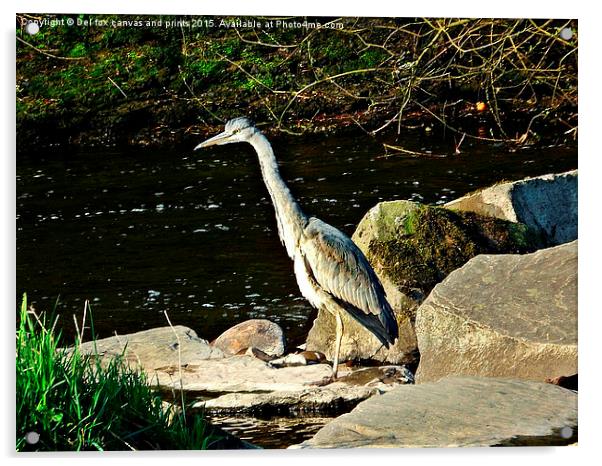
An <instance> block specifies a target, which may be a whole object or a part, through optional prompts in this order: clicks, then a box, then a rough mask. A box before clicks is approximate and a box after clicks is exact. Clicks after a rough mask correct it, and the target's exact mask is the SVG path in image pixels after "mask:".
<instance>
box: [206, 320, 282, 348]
mask: <svg viewBox="0 0 602 466" xmlns="http://www.w3.org/2000/svg"><path fill="white" fill-rule="evenodd" d="M212 345H213V346H215V347H216V348H219V349H220V350H222V351H223V352H224V354H226V355H229V356H232V355H235V354H239V353H240V352H241V351H242V352H244V351H246V350H247V348H255V349H257V350H259V351H261V352H263V353H265V354H267V355H269V356H273V357H279V356H282V355H283V354H284V345H285V340H284V332H283V331H282V328H280V326H279V325H278V324H276V323H274V322H271V321H269V320H267V319H251V320H247V321H244V322H241V323H240V324H237V325H235V326H234V327H232V328H230V329H228V330H226V331H225V332H224V333H222V334H221V335H220V336H219V337H217V338H216V339H215V341H213V342H212Z"/></svg>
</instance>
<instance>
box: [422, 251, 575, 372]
mask: <svg viewBox="0 0 602 466" xmlns="http://www.w3.org/2000/svg"><path fill="white" fill-rule="evenodd" d="M416 335H417V337H418V347H419V349H420V365H419V367H418V372H417V382H419V383H422V382H427V381H433V380H438V379H439V378H441V377H445V376H447V375H450V374H465V375H483V376H493V377H515V378H523V379H531V380H538V381H544V380H545V379H546V378H553V377H557V376H561V375H571V374H574V373H576V372H577V241H574V242H572V243H567V244H564V245H561V246H555V247H552V248H549V249H542V250H540V251H537V252H535V253H533V254H525V255H497V256H496V255H480V256H477V257H475V258H474V259H472V260H471V261H470V262H468V263H467V264H466V265H465V266H464V267H462V268H460V269H458V270H456V271H454V272H452V273H451V274H450V275H449V276H448V277H447V278H446V279H445V280H444V281H443V282H441V283H440V284H439V285H437V286H436V287H435V288H434V289H433V291H432V292H431V294H430V295H429V297H428V298H427V299H426V300H425V301H424V303H422V305H421V306H420V308H419V309H418V313H417V316H416Z"/></svg>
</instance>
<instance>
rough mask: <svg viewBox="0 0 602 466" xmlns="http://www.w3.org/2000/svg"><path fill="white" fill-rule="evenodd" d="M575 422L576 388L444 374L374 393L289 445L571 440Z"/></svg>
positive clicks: (475, 444) (390, 445) (449, 444)
mask: <svg viewBox="0 0 602 466" xmlns="http://www.w3.org/2000/svg"><path fill="white" fill-rule="evenodd" d="M576 427H577V394H576V393H574V392H572V391H570V390H566V389H564V388H561V387H558V386H556V385H550V384H545V383H537V382H531V381H524V380H510V379H496V378H487V377H449V378H446V379H442V380H440V381H439V382H437V383H427V384H421V385H402V386H398V387H396V388H395V389H393V390H391V391H389V392H387V393H385V394H384V395H381V396H373V397H372V398H370V399H368V400H366V401H363V402H361V403H360V404H359V405H357V406H356V408H355V409H354V410H353V411H351V412H350V413H348V414H344V415H342V416H340V417H338V418H336V419H335V420H333V421H332V422H330V423H329V424H327V425H326V426H324V427H323V428H322V429H320V430H319V431H318V432H317V433H316V434H315V436H314V437H313V438H311V439H310V440H307V441H305V442H303V443H301V444H300V445H296V446H294V447H290V448H402V447H403V448H406V447H483V446H495V445H530V444H531V445H562V444H571V443H574V442H575V441H576V431H577V429H576ZM563 429H564V430H563ZM563 435H564V437H568V438H564V437H563Z"/></svg>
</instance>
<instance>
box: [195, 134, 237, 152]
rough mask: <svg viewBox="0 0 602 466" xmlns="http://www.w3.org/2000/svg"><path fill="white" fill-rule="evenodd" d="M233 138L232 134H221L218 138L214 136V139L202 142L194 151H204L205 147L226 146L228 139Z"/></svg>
mask: <svg viewBox="0 0 602 466" xmlns="http://www.w3.org/2000/svg"><path fill="white" fill-rule="evenodd" d="M230 136H232V135H231V134H230V133H226V132H223V133H219V134H218V135H216V136H213V137H212V138H209V139H207V140H206V141H203V142H201V143H200V144H199V145H198V146H196V147H195V148H194V150H197V149H202V148H204V147H209V146H215V145H219V144H225V143H226V142H228V138H229V137H230Z"/></svg>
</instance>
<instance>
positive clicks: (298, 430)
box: [209, 415, 334, 448]
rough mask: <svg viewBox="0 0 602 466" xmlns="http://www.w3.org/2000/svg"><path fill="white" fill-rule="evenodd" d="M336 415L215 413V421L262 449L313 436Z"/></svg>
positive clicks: (213, 421) (212, 421) (216, 423)
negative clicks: (263, 415) (247, 415)
mask: <svg viewBox="0 0 602 466" xmlns="http://www.w3.org/2000/svg"><path fill="white" fill-rule="evenodd" d="M333 419H334V418H333V417H311V416H308V417H294V418H293V417H271V418H269V419H260V418H256V417H230V416H219V415H211V416H209V420H210V422H211V424H213V425H215V426H219V427H220V428H222V429H223V430H225V431H227V432H228V433H230V434H232V435H234V436H235V437H237V438H239V439H242V440H246V441H247V442H250V443H252V444H254V445H257V446H260V447H262V448H287V447H289V446H291V445H298V444H299V443H301V442H303V441H305V440H308V439H310V438H312V437H313V436H314V435H315V433H316V432H318V430H320V429H321V428H322V427H324V425H325V424H327V423H328V422H330V421H332V420H333Z"/></svg>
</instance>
